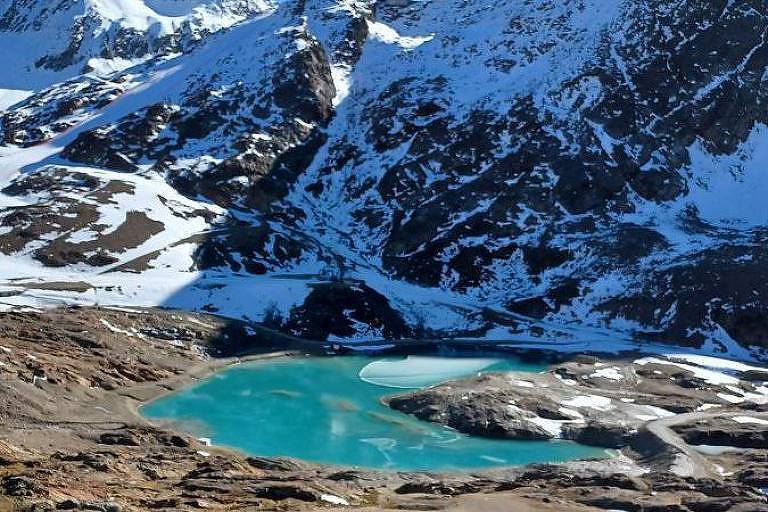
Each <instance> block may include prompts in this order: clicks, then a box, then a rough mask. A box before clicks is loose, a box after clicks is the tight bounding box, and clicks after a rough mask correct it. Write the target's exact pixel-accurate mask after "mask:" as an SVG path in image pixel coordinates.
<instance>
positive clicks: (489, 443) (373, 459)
mask: <svg viewBox="0 0 768 512" xmlns="http://www.w3.org/2000/svg"><path fill="white" fill-rule="evenodd" d="M542 368H543V366H538V365H532V364H528V363H523V362H521V361H519V360H517V359H503V360H498V359H467V358H464V359H461V358H460V359H456V358H436V357H414V356H410V357H408V358H407V359H404V358H399V359H396V358H394V359H384V360H375V361H374V360H372V359H370V358H365V357H333V358H322V357H306V358H287V359H279V360H268V361H259V362H252V363H244V364H240V365H236V366H232V367H230V368H228V369H226V370H223V371H221V372H218V373H216V374H214V375H213V376H211V377H210V378H208V379H206V380H204V381H201V382H200V383H199V384H196V385H194V386H191V387H189V388H187V389H184V390H181V391H179V392H177V393H174V394H172V395H168V396H166V397H163V398H160V399H158V400H156V401H154V402H151V403H149V404H147V405H146V406H144V407H143V408H142V411H141V412H142V414H143V415H144V416H145V417H147V418H150V419H153V420H170V421H173V422H175V423H176V424H177V425H178V426H179V428H181V429H184V430H187V431H189V432H193V433H194V434H196V435H198V436H200V437H207V438H210V439H211V440H212V442H213V444H214V445H226V446H230V447H233V448H237V449H240V450H242V451H244V452H246V453H248V454H252V455H261V456H287V457H296V458H300V459H305V460H309V461H315V462H323V463H330V464H343V465H354V466H363V467H369V468H379V469H398V470H462V469H472V468H488V467H493V466H502V465H515V464H526V463H531V462H556V461H564V460H569V459H578V458H586V457H603V456H605V451H604V450H601V449H598V448H592V447H588V446H583V445H579V444H576V443H572V442H567V441H506V440H490V439H483V438H479V437H472V436H467V435H464V434H460V433H458V432H456V431H454V430H451V429H449V428H445V427H442V426H440V425H435V424H431V423H427V422H423V421H420V420H417V419H415V418H413V417H411V416H408V415H405V414H402V413H399V412H397V411H393V410H391V409H389V408H388V407H386V406H385V405H382V404H381V401H380V400H381V398H382V397H384V396H387V395H390V394H394V393H398V392H403V390H404V388H409V387H422V386H426V385H430V384H435V383H437V382H440V381H444V380H447V379H450V378H455V377H461V376H467V375H473V374H475V373H477V372H478V371H479V370H481V369H482V370H483V371H493V370H508V369H515V370H523V371H539V370H541V369H542ZM395 388H401V389H395Z"/></svg>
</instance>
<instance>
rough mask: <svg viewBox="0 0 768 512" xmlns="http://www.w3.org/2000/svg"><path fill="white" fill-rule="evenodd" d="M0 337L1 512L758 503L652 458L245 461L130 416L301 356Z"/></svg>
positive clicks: (166, 333) (132, 338)
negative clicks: (494, 463) (267, 363)
mask: <svg viewBox="0 0 768 512" xmlns="http://www.w3.org/2000/svg"><path fill="white" fill-rule="evenodd" d="M0 325H1V326H2V328H3V329H2V331H0V347H2V352H0V356H2V363H3V364H2V366H0V376H2V379H3V382H4V384H5V386H4V388H3V390H2V392H0V398H1V399H2V401H0V406H2V410H0V413H2V415H3V417H4V419H5V421H4V422H3V425H1V426H0V457H2V458H3V460H4V461H5V462H4V464H3V465H2V466H0V508H1V509H8V510H28V509H29V507H32V506H35V507H38V508H39V507H42V509H45V507H52V508H56V507H61V506H64V507H66V506H70V505H69V504H70V503H71V502H77V503H78V504H79V505H77V507H75V508H78V507H81V506H84V505H83V504H88V506H89V507H91V505H93V507H97V508H96V509H104V510H118V509H119V510H150V509H151V510H193V509H197V508H213V509H215V510H230V509H242V508H243V507H261V508H267V509H270V508H271V507H286V506H287V507H289V508H290V509H291V510H315V509H318V508H333V507H339V506H344V505H343V504H344V503H349V504H350V506H352V507H357V509H359V510H400V509H413V508H414V507H419V506H422V507H423V506H427V504H429V506H431V507H434V506H436V505H438V504H439V507H440V508H443V509H446V510H457V511H458V510H477V509H478V507H479V506H481V505H480V503H482V506H486V505H487V506H491V505H492V504H493V503H499V504H500V503H504V504H507V505H510V504H511V505H515V506H518V507H519V510H537V511H549V510H552V511H554V510H563V509H564V508H565V509H568V510H595V508H594V507H593V506H592V505H591V504H590V503H593V504H594V503H597V501H595V500H598V499H603V500H605V499H606V498H605V497H606V496H608V497H610V498H611V499H612V500H613V504H614V505H616V506H611V507H610V508H621V506H620V505H621V500H622V499H624V500H627V499H629V500H630V501H637V500H641V499H642V500H652V501H653V502H654V503H661V502H665V503H666V502H669V503H672V502H680V500H681V499H682V497H685V499H687V500H694V501H695V500H699V501H701V500H705V499H716V496H714V495H712V496H710V495H708V494H707V493H710V494H711V493H713V492H714V493H716V494H719V495H721V496H738V499H739V500H741V501H747V502H752V501H754V500H758V497H757V495H755V494H753V493H752V491H750V489H751V487H750V486H748V485H746V484H744V483H743V482H742V480H739V479H735V478H736V477H730V476H724V477H722V478H720V479H717V480H716V481H714V483H713V481H711V480H707V481H708V482H709V483H708V484H707V485H708V486H709V487H699V485H698V484H697V483H696V482H697V481H698V480H697V478H698V477H695V476H694V477H693V478H694V479H693V480H690V479H689V478H687V477H679V476H675V475H674V474H673V473H669V474H664V473H663V472H659V471H651V472H650V473H648V472H647V467H651V468H652V467H653V465H654V464H656V463H655V462H654V460H653V459H654V457H649V456H648V455H643V454H636V453H632V451H629V452H627V451H625V452H623V454H622V455H621V456H619V457H616V458H613V459H610V460H602V461H589V460H587V461H574V462H570V463H563V464H537V465H533V466H521V467H505V468H500V469H495V470H487V471H486V470H483V471H472V472H458V473H457V472H452V473H424V472H381V471H371V470H366V469H360V468H350V467H342V466H330V465H323V464H312V463H306V462H302V461H298V460H292V459H272V458H266V457H248V456H245V455H244V454H242V453H239V452H237V451H234V450H231V449H228V448H219V447H208V446H206V444H205V443H203V442H201V441H200V440H198V439H196V438H195V437H194V436H190V435H188V434H186V433H184V432H179V431H176V430H175V429H172V428H168V427H166V426H164V425H162V424H155V423H152V422H149V421H147V420H146V419H144V418H142V416H141V414H140V412H139V407H140V406H141V404H142V403H146V402H147V401H149V400H151V399H153V398H155V399H156V398H157V397H160V396H163V395H166V394H168V393H172V392H174V391H177V390H179V389H182V388H183V387H184V386H186V385H190V384H192V383H195V382H197V381H199V379H202V378H205V377H206V376H209V375H211V374H212V373H214V372H215V371H217V370H220V369H222V368H226V367H227V366H229V365H232V364H236V363H237V362H239V361H243V360H254V359H256V360H258V359H260V358H264V357H280V356H282V355H284V354H294V355H295V354H303V353H305V351H303V350H297V351H296V350H293V349H295V348H296V347H291V349H290V350H287V351H279V350H275V347H274V346H273V345H271V344H269V343H264V344H262V345H261V346H260V347H259V348H260V350H259V351H258V353H256V354H253V356H251V357H248V358H242V357H234V356H232V355H231V354H227V353H226V350H225V349H226V341H227V339H231V337H233V336H238V335H239V334H238V332H239V331H238V330H237V329H240V328H241V327H238V326H237V325H235V326H233V325H232V324H231V323H229V322H228V321H224V320H222V319H220V318H217V317H213V316H210V315H197V314H191V313H184V312H178V311H165V310H140V311H138V310H134V311H125V310H111V309H100V308H66V309H56V310H47V311H43V312H21V311H19V312H9V313H2V314H0ZM278 348H279V347H278ZM208 354H213V357H211V356H209V355H208ZM617 364H618V363H617ZM461 382H465V381H461ZM462 385H464V384H462ZM710 414H712V413H710ZM743 414H744V415H746V413H743ZM751 414H754V415H757V414H759V413H751ZM670 428H677V427H676V426H674V425H659V429H660V430H659V431H660V432H661V434H662V435H664V433H665V432H667V430H665V429H670ZM685 428H688V427H685ZM686 435H687V436H691V437H692V436H696V435H699V434H697V432H696V431H691V432H688V433H687V434H686ZM701 444H706V443H703V442H702V443H701ZM647 448H648V449H649V451H650V452H654V453H653V454H652V455H654V456H655V457H656V458H657V459H658V456H659V455H662V454H663V453H665V452H666V451H668V450H669V448H667V447H665V446H664V444H661V445H658V446H656V447H655V448H654V445H653V443H651V442H649V443H648V444H647ZM761 453H762V452H761ZM758 455H759V453H756V454H754V456H753V455H749V457H746V458H745V456H744V455H743V454H740V457H741V458H742V459H744V461H745V463H749V464H751V465H753V466H754V465H755V464H757V466H755V468H757V469H754V468H753V469H752V470H751V471H752V473H750V474H752V475H755V474H759V473H755V471H758V470H759V467H760V466H759V463H758V462H757V461H758V460H760V459H759V457H758ZM723 457H724V458H723ZM662 458H663V457H662ZM729 461H730V462H729ZM717 463H722V464H732V463H734V462H733V456H731V458H730V459H729V458H728V454H725V455H723V456H721V457H720V458H718V459H717ZM744 469H745V468H744ZM738 471H741V470H738ZM735 474H737V475H738V474H740V473H735ZM767 474H768V473H767ZM660 478H661V479H662V480H663V481H662V480H659V479H660ZM739 478H742V477H739ZM744 478H746V477H744ZM752 478H753V479H754V476H753V477H752ZM565 482H567V483H565ZM692 482H693V483H692ZM703 482H704V481H702V485H703ZM691 485H693V487H692V488H691ZM712 486H714V487H712ZM707 489H709V490H707ZM652 490H653V494H649V493H650V492H651V491H652ZM628 493H629V494H631V496H632V497H629V495H628ZM763 498H764V497H763ZM756 503H757V502H756ZM93 507H91V508H93ZM98 507H101V508H98ZM526 507H527V508H526ZM344 508H347V507H346V506H344ZM601 508H604V507H601Z"/></svg>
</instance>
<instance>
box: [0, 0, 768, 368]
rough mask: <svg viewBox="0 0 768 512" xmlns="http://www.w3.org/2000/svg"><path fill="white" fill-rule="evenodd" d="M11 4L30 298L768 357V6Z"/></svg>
mask: <svg viewBox="0 0 768 512" xmlns="http://www.w3.org/2000/svg"><path fill="white" fill-rule="evenodd" d="M54 6H56V7H54ZM0 13H1V14H0V44H2V45H3V47H4V48H5V47H8V48H16V49H18V51H14V52H11V53H12V54H9V55H6V53H5V52H4V53H3V56H2V63H3V64H4V65H5V68H6V69H9V70H12V72H11V73H7V76H4V77H2V78H0V90H6V91H9V92H6V93H5V94H4V98H6V99H8V101H6V103H12V102H14V101H16V100H19V101H18V102H16V103H15V104H13V105H8V106H7V108H6V110H5V112H4V113H3V114H2V127H1V128H0V139H2V140H3V141H4V144H5V145H4V146H3V147H1V148H0V179H2V180H3V182H4V188H3V193H4V195H3V196H0V205H2V207H3V209H2V211H0V252H1V253H2V254H3V255H2V256H0V269H1V270H0V276H2V278H3V279H5V284H4V289H5V290H6V291H5V292H3V295H7V297H5V299H4V301H5V302H6V303H8V304H45V303H50V302H56V301H62V300H63V301H67V302H99V303H110V304H144V305H147V304H162V305H168V306H174V307H185V308H191V309H206V310H211V311H218V312H219V313H221V314H224V315H228V316H233V317H246V318H249V319H251V320H254V321H259V322H264V323H266V324H267V325H269V326H271V327H274V328H278V329H281V330H284V331H286V332H290V333H292V334H295V335H299V336H305V337H310V338H313V339H324V340H325V339H327V340H346V341H347V342H353V341H361V340H386V339H396V338H404V339H407V338H417V337H443V336H459V337H463V338H468V339H484V340H494V341H507V342H510V343H512V342H514V343H516V344H520V345H523V346H524V345H541V344H547V343H554V344H557V345H558V346H560V347H561V348H563V349H569V348H570V349H574V350H578V349H583V348H584V345H585V344H590V345H591V346H592V347H594V348H621V347H627V346H629V345H631V344H634V343H645V344H651V343H662V342H663V343H673V344H684V345H689V346H693V347H699V348H700V349H701V350H702V351H713V350H714V351H726V352H728V353H730V354H731V355H734V356H738V357H750V356H752V357H764V356H765V352H764V351H765V349H766V347H768V305H767V304H768V302H766V296H767V295H768V266H767V265H766V263H768V245H767V244H766V242H768V200H767V199H766V198H768V174H766V169H764V166H765V163H764V162H766V161H768V103H767V102H766V100H767V99H768V98H766V95H767V94H768V92H766V91H768V88H767V87H766V84H765V81H766V80H767V79H768V78H767V77H768V42H767V41H766V36H767V35H768V5H766V4H765V3H764V2H762V1H756V0H755V1H749V0H745V1H739V2H733V1H727V0H714V1H710V2H695V3H694V2H687V1H682V0H623V1H616V2H605V1H603V0H559V1H556V2H552V1H549V0H515V1H507V2H480V1H476V0H439V1H438V0H421V1H419V0H379V1H374V0H283V1H268V0H263V1H256V0H252V1H234V0H205V1H204V0H119V1H118V0H110V1H108V0H82V1H74V2H73V1H66V2H64V1H61V2H59V3H58V4H57V3H56V2H43V1H41V0H4V1H3V2H2V3H0ZM51 34H59V35H58V36H57V37H55V38H51V37H50V35H51ZM6 44H7V45H8V46H5V45H6ZM18 91H29V93H25V94H24V95H21V93H19V92H18ZM26 94H29V96H26ZM51 283H53V285H52V284H51ZM63 283H66V284H63ZM73 283H77V284H73Z"/></svg>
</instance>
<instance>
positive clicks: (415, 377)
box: [359, 356, 502, 388]
mask: <svg viewBox="0 0 768 512" xmlns="http://www.w3.org/2000/svg"><path fill="white" fill-rule="evenodd" d="M500 362H502V360H501V359H490V358H471V357H465V358H461V357H457V358H445V357H425V356H408V357H406V358H405V359H403V360H400V361H374V362H372V363H370V364H368V365H366V366H365V367H364V368H363V369H362V370H360V373H359V376H360V379H361V380H363V381H365V382H368V383H370V384H376V385H377V386H385V387H390V388H422V387H425V386H430V385H433V384H437V383H439V382H443V381H446V380H450V379H454V378H457V377H465V376H467V375H471V374H473V373H476V372H479V371H481V370H484V369H485V368H488V367H489V366H492V365H494V364H497V363H500Z"/></svg>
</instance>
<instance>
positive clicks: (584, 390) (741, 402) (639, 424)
mask: <svg viewBox="0 0 768 512" xmlns="http://www.w3.org/2000/svg"><path fill="white" fill-rule="evenodd" d="M697 371H698V373H697ZM702 376H707V373H706V370H703V369H699V370H697V367H695V366H691V365H686V364H683V363H680V362H676V361H674V360H668V359H663V358H645V359H638V360H636V361H635V362H632V363H623V362H622V363H618V364H615V365H610V364H606V363H604V362H601V361H600V360H597V359H594V360H592V361H589V360H584V361H579V362H571V363H566V364H563V365H559V366H556V367H554V368H552V369H550V370H549V371H548V372H546V373H542V374H534V375H531V374H527V375H526V374H519V373H514V372H512V373H498V374H488V375H481V376H478V377H476V378H473V379H467V380H461V381H456V382H448V383H444V384H441V385H438V386H434V387H431V388H427V389H424V390H419V391H415V392H411V393H407V394H404V395H396V396H393V397H389V398H388V399H387V403H388V405H389V406H390V407H392V408H394V409H396V410H399V411H402V412H405V413H408V414H413V415H415V416H416V417H418V418H421V419H424V420H428V421H433V422H438V423H442V424H445V425H448V426H450V427H453V428H455V429H457V430H459V431H461V432H467V433H470V434H475V435H482V436H487V437H498V438H508V439H522V440H525V439H553V438H563V439H572V440H576V441H578V442H580V443H584V444H590V445H595V446H604V447H607V448H620V447H624V446H629V445H633V446H634V445H639V444H643V445H648V444H649V442H651V441H649V440H648V439H645V436H646V435H647V432H646V429H645V427H646V424H654V423H655V422H665V421H674V422H675V423H677V420H675V418H676V417H677V416H676V415H681V416H680V417H681V418H687V416H686V415H696V414H697V413H698V412H699V411H706V410H708V409H713V410H718V408H726V409H727V412H719V413H717V414H718V415H719V416H717V417H723V418H727V417H728V416H729V415H735V414H737V413H739V412H740V411H739V409H741V412H743V414H744V415H745V418H746V420H745V421H747V422H749V421H750V418H751V417H750V416H749V414H752V413H754V411H755V410H756V409H757V410H762V409H764V408H765V404H766V403H767V402H768V394H766V391H765V389H764V388H762V387H760V386H756V385H755V383H752V382H748V381H743V380H739V379H737V378H731V379H730V380H732V381H733V384H724V383H721V382H717V381H708V380H706V379H705V378H703V377H702ZM734 404H738V405H734ZM702 414H703V412H702ZM670 418H671V419H670ZM708 419H709V416H707V415H703V416H702V420H708ZM682 421H683V420H681V422H682ZM751 421H753V423H752V424H749V423H744V424H739V423H738V422H734V421H730V420H723V421H722V422H720V423H719V424H720V425H723V426H722V428H721V429H720V430H718V429H716V428H715V425H713V424H712V423H711V422H707V424H706V431H702V430H701V429H697V428H694V429H693V430H691V431H690V432H689V431H686V430H685V429H684V428H683V430H680V432H681V433H682V436H683V438H684V439H685V441H686V442H688V443H689V444H696V445H698V444H713V445H726V446H744V447H750V448H765V446H764V445H765V439H764V436H763V434H765V432H766V429H765V428H764V427H765V424H764V423H763V422H762V421H763V420H760V419H752V420H751ZM649 422H650V423H649ZM691 423H693V420H691ZM651 433H652V434H653V435H657V434H656V432H655V431H651ZM708 440H709V441H710V442H707V441H708ZM729 440H731V441H732V442H727V441H729ZM655 451H656V452H658V451H659V450H655Z"/></svg>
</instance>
